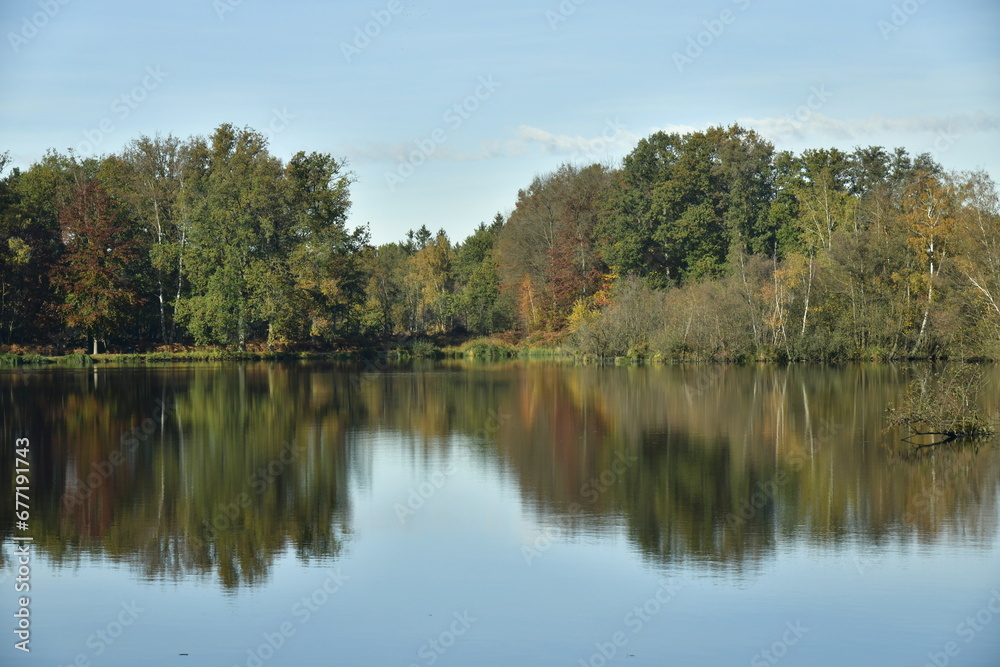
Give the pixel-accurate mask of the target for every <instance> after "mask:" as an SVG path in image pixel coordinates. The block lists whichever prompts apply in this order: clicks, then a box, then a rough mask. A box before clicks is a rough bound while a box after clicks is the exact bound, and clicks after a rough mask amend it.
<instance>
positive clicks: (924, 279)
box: [0, 124, 1000, 360]
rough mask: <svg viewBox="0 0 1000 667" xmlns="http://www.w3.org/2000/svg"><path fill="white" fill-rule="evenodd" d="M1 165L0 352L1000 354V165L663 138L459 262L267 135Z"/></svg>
mask: <svg viewBox="0 0 1000 667" xmlns="http://www.w3.org/2000/svg"><path fill="white" fill-rule="evenodd" d="M8 166H9V157H8V156H7V155H6V154H4V155H0V174H3V178H2V180H0V248H2V250H0V350H5V349H7V350H15V351H16V350H23V349H31V348H35V349H39V350H42V351H45V352H48V353H58V352H64V351H67V350H72V349H74V348H82V347H86V348H87V349H94V350H95V351H96V350H97V349H103V350H110V351H129V350H153V349H157V348H160V349H178V347H179V346H190V345H196V346H217V347H220V348H231V349H241V350H242V349H247V348H251V349H269V350H306V349H317V350H330V349H342V348H357V347H371V346H374V345H382V344H386V343H391V342H396V343H398V342H400V341H405V340H413V339H416V338H420V337H426V336H449V337H451V339H453V340H454V339H460V338H474V337H482V336H490V337H495V338H496V339H497V340H502V341H504V342H506V343H508V344H510V343H519V344H522V345H529V346H531V345H534V346H542V347H545V346H549V347H554V346H562V347H564V348H566V349H571V350H573V351H575V352H577V353H582V354H587V355H595V356H601V357H612V356H631V357H646V358H663V359H724V360H748V359H773V360H783V359H788V360H793V359H808V360H835V359H859V358H863V359H897V358H935V357H966V358H968V357H986V358H998V357H1000V204H998V194H997V188H996V185H995V183H994V182H993V181H992V180H991V179H990V177H989V176H988V175H987V174H986V173H984V172H972V173H969V172H963V173H949V172H945V171H944V170H943V169H942V167H941V166H940V165H939V164H937V163H936V162H935V161H934V160H933V159H932V158H931V156H930V155H927V154H923V155H919V156H916V157H911V156H910V155H909V154H908V153H907V151H906V150H904V149H901V148H897V149H895V150H892V151H889V150H886V149H884V148H882V147H867V148H857V149H856V150H854V151H853V152H852V153H845V152H843V151H840V150H838V149H815V150H806V151H804V152H803V153H801V154H800V155H796V154H793V153H790V152H787V151H785V152H779V151H776V150H775V148H774V146H773V145H772V144H771V143H769V142H767V141H766V140H764V139H763V138H762V137H761V136H760V135H758V134H757V133H756V132H754V131H752V130H748V129H745V128H742V127H739V126H736V125H734V126H731V127H728V128H726V127H713V128H709V129H708V130H706V131H704V132H692V133H688V134H683V135H682V134H667V133H663V132H658V133H655V134H653V135H651V136H650V137H648V138H646V139H643V140H641V141H640V142H639V143H638V145H637V146H636V147H635V148H634V150H632V152H631V153H630V154H629V155H627V156H626V157H625V158H624V160H623V161H622V164H621V165H620V166H619V167H610V166H607V165H602V164H591V165H579V164H565V165H563V166H561V167H560V168H558V169H557V170H556V171H554V172H552V173H550V174H545V175H540V176H537V177H535V178H534V179H533V180H532V181H531V183H530V184H528V185H527V186H526V187H525V188H524V189H522V190H521V191H519V192H518V193H516V201H514V202H513V208H512V210H511V212H510V214H509V215H504V214H502V213H498V214H497V215H496V216H495V217H494V218H493V219H492V221H491V222H489V223H480V224H479V226H478V227H477V228H475V230H474V231H473V233H472V234H471V235H470V236H469V237H468V238H466V239H464V240H462V241H461V242H458V243H455V242H453V241H452V240H451V239H449V238H448V236H447V234H445V233H444V232H443V231H439V232H437V233H436V234H435V233H433V232H432V231H430V230H428V229H427V228H426V227H424V226H422V227H420V228H419V229H416V230H413V231H410V232H409V233H407V234H406V236H405V238H404V239H401V240H400V241H398V242H394V243H388V244H384V245H378V246H376V245H373V244H372V243H371V241H370V236H369V232H368V229H367V227H365V226H358V227H355V226H351V225H350V224H349V211H350V206H351V201H350V187H351V184H352V182H353V175H352V174H351V172H350V171H349V169H348V167H347V165H346V163H345V161H344V160H341V159H338V158H335V157H332V156H330V155H328V154H321V153H315V152H313V153H306V152H299V153H297V154H296V155H294V156H293V157H292V158H291V159H290V160H288V161H287V162H285V161H283V160H281V159H279V158H278V157H276V156H274V155H272V154H271V153H270V152H269V150H268V146H267V141H266V139H265V137H264V136H263V135H262V134H261V133H259V132H256V131H254V130H252V129H250V128H242V129H241V128H236V127H233V126H232V125H228V124H226V125H221V126H220V127H218V128H217V129H216V130H215V131H214V133H213V134H212V135H211V137H208V138H205V137H192V138H190V139H188V140H180V139H178V138H175V137H172V136H167V137H162V136H157V137H140V138H138V139H136V140H134V141H132V142H131V143H130V144H128V145H127V146H126V147H125V148H124V149H123V150H122V151H121V152H120V153H116V154H112V155H106V156H102V157H99V158H81V157H78V156H75V155H73V154H72V153H70V154H62V153H59V152H56V151H49V152H48V153H47V154H46V155H45V157H44V158H43V159H41V160H40V161H39V162H37V163H35V164H33V165H31V167H30V168H28V169H27V170H24V171H22V170H20V169H16V168H15V169H9V170H8V169H7V167H8Z"/></svg>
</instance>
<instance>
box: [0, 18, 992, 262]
mask: <svg viewBox="0 0 1000 667" xmlns="http://www.w3.org/2000/svg"><path fill="white" fill-rule="evenodd" d="M0 26H2V29H3V43H2V44H0V151H4V150H7V151H9V152H10V154H11V157H12V158H13V160H14V164H15V165H17V166H20V167H22V168H23V167H27V166H28V165H30V164H31V163H32V162H34V161H35V160H37V159H38V158H40V157H41V156H42V154H43V153H44V152H45V150H46V149H48V148H56V149H58V150H66V149H69V148H72V149H74V150H75V151H76V152H78V153H81V154H85V155H86V154H100V153H108V152H114V151H118V150H120V149H121V148H122V146H123V145H124V144H126V143H127V142H128V141H129V140H131V139H133V138H135V137H137V136H139V135H141V134H149V135H152V134H155V133H157V132H160V133H163V134H167V133H171V134H174V135H176V136H179V137H187V136H189V135H192V134H201V135H208V134H210V133H211V132H212V130H213V129H214V128H215V127H216V126H218V125H219V124H220V123H224V122H229V123H233V124H236V125H249V126H251V127H253V128H255V129H258V130H260V131H263V132H265V133H267V134H268V135H269V137H270V142H271V148H272V151H273V152H274V153H275V154H277V155H278V156H280V157H282V158H284V159H287V158H289V157H290V156H291V155H292V154H294V153H295V152H296V151H298V150H307V151H312V150H316V151H321V152H327V153H332V154H334V155H336V156H339V157H345V158H347V160H348V161H349V163H350V167H351V169H352V171H353V172H354V174H355V175H356V177H357V179H358V182H357V183H356V184H355V185H354V187H353V188H352V199H353V202H354V205H353V208H352V213H351V222H352V223H353V224H356V225H363V224H366V223H370V225H371V232H372V239H373V241H375V242H376V243H382V242H387V241H392V240H397V239H399V238H401V237H402V235H403V234H404V233H405V231H406V230H407V229H410V228H415V227H419V226H420V225H421V224H426V225H427V226H428V227H430V228H432V229H434V230H436V229H438V228H441V227H443V228H444V229H445V230H446V231H447V232H448V233H449V235H450V236H451V237H452V238H453V239H454V240H461V239H462V238H464V237H465V236H466V235H467V234H468V233H469V232H470V231H471V230H472V229H473V228H474V227H475V226H476V225H477V224H478V223H479V222H480V221H488V220H490V219H491V218H492V217H493V215H494V214H495V213H496V212H497V211H501V212H507V211H509V210H510V209H511V208H512V207H513V205H514V202H515V200H516V197H517V191H518V189H519V188H522V187H525V186H527V185H528V184H529V183H530V181H531V179H532V178H533V177H534V176H535V175H537V174H542V173H546V172H549V171H551V170H553V169H555V168H557V167H558V166H559V165H560V164H561V163H563V162H567V161H570V162H576V163H589V162H593V161H603V162H608V163H611V164H615V163H617V162H618V161H619V160H620V159H621V158H622V157H623V156H624V155H625V154H627V153H628V152H629V150H631V148H632V147H633V146H634V145H635V143H636V142H637V141H638V140H639V139H641V138H642V137H645V136H648V135H649V134H650V133H652V132H653V131H656V130H657V129H667V130H679V131H685V130H691V129H704V128H705V127H708V126H710V125H717V124H729V123H732V122H739V123H741V124H743V125H745V126H748V127H753V128H755V129H757V130H758V131H760V132H761V133H762V134H764V135H765V136H766V137H767V138H768V139H770V140H771V141H772V142H774V144H775V146H776V147H777V148H778V149H791V150H796V151H798V150H802V149H803V148H809V147H813V148H818V147H828V146H837V147H840V148H843V149H845V150H850V149H852V148H853V147H855V146H867V145H873V144H874V145H883V146H887V147H893V146H904V147H906V148H907V149H909V150H910V152H911V153H913V154H916V153H920V152H924V151H927V152H931V153H932V154H933V156H934V157H935V158H936V159H937V160H938V161H939V162H941V163H942V164H943V165H944V166H945V168H947V169H976V168H984V169H986V170H987V171H989V172H990V173H991V175H993V176H994V178H997V177H998V176H1000V133H998V128H1000V3H997V2H996V1H995V0H952V1H950V2H945V1H944V0H923V2H921V1H920V0H906V1H905V2H901V1H899V0H892V1H881V0H864V1H860V0H841V1H840V2H837V3H830V2H824V3H815V2H801V1H800V2H791V1H784V0H771V1H768V0H715V1H712V2H705V3H693V2H669V1H664V0H658V1H656V2H646V1H635V2H628V1H622V2H611V1H610V0H508V1H507V2H504V3H492V2H491V3H471V2H452V1H438V2H435V1H427V2H418V1H409V0H396V1H393V2H390V1H389V0H385V1H381V0H377V1H374V2H306V1H304V0H286V1H282V2H277V1H265V0H242V1H241V0H173V1H171V2H138V1H136V0H131V1H129V2H124V1H117V0H68V1H66V0H4V1H3V3H2V5H0ZM366 30H367V33H368V34H367V35H366V34H365V32H366ZM359 35H361V36H359ZM456 105H458V106H457V107H456Z"/></svg>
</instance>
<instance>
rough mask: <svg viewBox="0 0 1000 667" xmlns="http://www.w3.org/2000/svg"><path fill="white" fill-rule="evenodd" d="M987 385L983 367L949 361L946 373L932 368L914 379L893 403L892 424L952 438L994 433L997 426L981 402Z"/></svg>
mask: <svg viewBox="0 0 1000 667" xmlns="http://www.w3.org/2000/svg"><path fill="white" fill-rule="evenodd" d="M985 385H986V380H985V378H984V377H983V372H982V370H981V369H980V368H979V367H978V366H975V365H973V364H957V365H956V364H949V365H948V367H946V368H945V370H944V372H942V373H933V372H931V370H930V369H929V368H928V369H927V370H925V371H924V372H922V373H920V374H919V375H917V376H916V377H915V378H913V379H912V380H911V381H910V383H909V384H908V385H907V387H906V391H905V393H904V394H903V400H902V402H901V404H900V406H899V407H898V408H897V407H895V406H889V408H888V412H889V424H891V425H894V426H908V427H910V428H912V429H913V430H914V432H915V433H917V434H921V435H928V434H933V435H941V436H947V437H948V439H950V440H953V439H955V438H976V437H983V436H988V435H991V434H992V433H993V427H992V426H991V425H990V423H989V421H988V420H987V419H986V417H984V416H983V415H982V413H981V412H980V411H979V405H978V397H979V394H980V392H981V391H982V389H983V387H984V386H985Z"/></svg>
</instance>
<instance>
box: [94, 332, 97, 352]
mask: <svg viewBox="0 0 1000 667" xmlns="http://www.w3.org/2000/svg"><path fill="white" fill-rule="evenodd" d="M94 354H97V336H94Z"/></svg>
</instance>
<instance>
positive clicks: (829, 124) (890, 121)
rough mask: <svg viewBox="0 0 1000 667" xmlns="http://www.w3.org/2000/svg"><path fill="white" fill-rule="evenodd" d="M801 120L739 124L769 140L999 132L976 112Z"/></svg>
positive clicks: (993, 120) (994, 119) (999, 122)
mask: <svg viewBox="0 0 1000 667" xmlns="http://www.w3.org/2000/svg"><path fill="white" fill-rule="evenodd" d="M804 116H805V117H798V118H796V117H791V116H788V117H783V118H758V119H754V118H747V119H743V120H741V121H740V123H741V124H743V125H746V126H748V127H752V128H754V129H756V130H757V131H759V132H760V133H762V134H764V135H765V136H767V137H769V138H771V139H773V140H803V139H816V138H823V139H833V140H841V141H843V140H851V139H866V138H869V137H873V136H876V137H879V136H885V135H889V134H897V133H899V134H921V133H927V134H937V133H941V132H947V133H949V134H973V133H979V132H989V131H995V130H998V129H1000V115H997V114H987V113H984V112H977V113H971V114H956V115H953V116H947V117H934V116H903V117H899V118H884V117H882V116H871V117H870V118H852V119H847V120H839V119H835V118H830V117H829V116H825V115H823V114H821V113H819V112H817V111H813V112H810V113H809V114H808V115H804Z"/></svg>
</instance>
